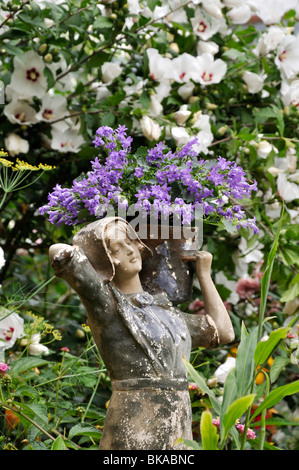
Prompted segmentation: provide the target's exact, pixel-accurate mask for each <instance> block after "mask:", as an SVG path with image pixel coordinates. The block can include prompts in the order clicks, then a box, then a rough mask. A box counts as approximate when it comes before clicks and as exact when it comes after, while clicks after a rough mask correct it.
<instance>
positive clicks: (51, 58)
mask: <svg viewBox="0 0 299 470" xmlns="http://www.w3.org/2000/svg"><path fill="white" fill-rule="evenodd" d="M52 60H53V56H52V54H46V55H45V62H47V63H48V64H49V63H51V62H52Z"/></svg>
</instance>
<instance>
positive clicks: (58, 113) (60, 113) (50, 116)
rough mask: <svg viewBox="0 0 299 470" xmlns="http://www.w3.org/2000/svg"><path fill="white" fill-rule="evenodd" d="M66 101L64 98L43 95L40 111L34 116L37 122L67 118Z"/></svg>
mask: <svg viewBox="0 0 299 470" xmlns="http://www.w3.org/2000/svg"><path fill="white" fill-rule="evenodd" d="M68 114H69V113H68V109H67V101H66V99H65V98H64V96H61V95H57V96H51V95H49V94H47V95H45V96H44V97H43V99H42V104H41V109H40V110H39V112H38V113H37V115H36V118H37V119H38V120H39V121H46V122H51V121H55V120H57V119H61V118H64V117H65V116H67V115H68Z"/></svg>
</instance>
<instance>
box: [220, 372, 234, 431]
mask: <svg viewBox="0 0 299 470" xmlns="http://www.w3.org/2000/svg"><path fill="white" fill-rule="evenodd" d="M236 398H237V384H236V374H235V368H233V369H231V370H230V371H229V373H228V375H227V377H226V379H225V382H224V388H223V399H222V406H221V417H222V418H223V415H224V414H225V413H226V412H227V410H228V408H229V407H230V405H231V404H232V403H233V402H234V401H235V399H236ZM220 422H221V420H220Z"/></svg>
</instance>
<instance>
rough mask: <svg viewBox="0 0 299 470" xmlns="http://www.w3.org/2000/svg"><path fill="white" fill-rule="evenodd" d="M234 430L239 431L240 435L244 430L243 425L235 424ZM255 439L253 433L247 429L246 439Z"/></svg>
mask: <svg viewBox="0 0 299 470" xmlns="http://www.w3.org/2000/svg"><path fill="white" fill-rule="evenodd" d="M236 428H237V429H238V431H240V433H241V434H243V432H244V429H245V426H244V424H237V426H236ZM255 437H256V435H255V432H254V431H253V430H252V429H250V428H248V429H247V439H255Z"/></svg>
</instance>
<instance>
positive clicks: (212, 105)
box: [206, 103, 218, 109]
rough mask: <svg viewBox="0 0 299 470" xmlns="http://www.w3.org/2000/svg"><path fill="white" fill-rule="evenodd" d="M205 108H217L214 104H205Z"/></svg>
mask: <svg viewBox="0 0 299 470" xmlns="http://www.w3.org/2000/svg"><path fill="white" fill-rule="evenodd" d="M206 108H207V109H217V108H218V106H217V104H215V103H206Z"/></svg>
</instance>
